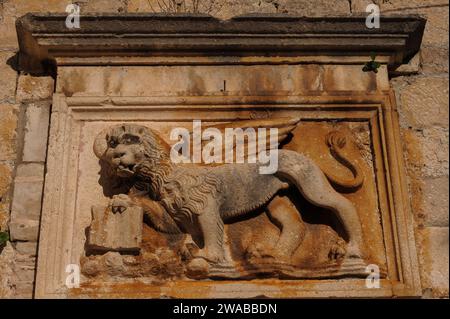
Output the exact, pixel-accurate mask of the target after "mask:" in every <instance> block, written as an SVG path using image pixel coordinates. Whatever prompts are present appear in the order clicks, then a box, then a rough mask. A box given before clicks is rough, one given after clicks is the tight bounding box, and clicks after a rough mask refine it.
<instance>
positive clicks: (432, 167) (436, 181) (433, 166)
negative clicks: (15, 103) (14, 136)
mask: <svg viewBox="0 0 450 319" xmlns="http://www.w3.org/2000/svg"><path fill="white" fill-rule="evenodd" d="M60 2H64V1H60ZM84 2H87V1H84ZM89 2H90V6H91V7H90V8H91V9H90V10H93V11H109V10H111V12H115V11H116V10H117V11H120V10H122V9H121V7H123V5H122V4H117V3H118V2H119V1H117V2H116V1H108V2H106V1H89ZM149 2H150V3H154V0H150V1H149ZM276 2H278V3H277V6H278V8H277V6H276V5H275V3H276ZM314 2H315V1H310V3H309V4H304V1H295V2H292V1H256V0H255V1H239V3H238V1H227V2H225V4H228V3H230V4H231V5H232V6H230V7H229V8H225V9H224V11H223V13H222V16H223V17H229V16H232V15H235V14H238V13H241V12H244V11H247V12H248V11H256V10H259V11H260V12H277V11H278V12H280V8H283V9H285V10H287V11H290V13H292V12H294V13H298V14H303V13H305V15H308V14H309V13H310V12H309V11H308V10H311V11H315V12H317V14H320V15H323V14H329V13H330V12H333V10H334V8H337V12H338V13H340V12H341V10H342V11H343V12H344V11H345V9H344V5H345V3H347V4H348V5H352V11H353V12H356V11H361V12H363V9H364V8H365V5H366V4H367V2H370V1H364V0H361V1H358V0H352V1H327V3H325V4H323V5H322V2H321V1H320V3H319V4H318V5H315V3H314ZM344 2H345V3H344ZM378 2H379V3H380V5H381V7H382V14H383V11H384V10H386V11H387V12H386V13H389V11H390V10H391V12H392V13H393V14H399V13H400V14H405V13H408V12H413V13H416V12H418V13H422V12H425V13H426V14H427V16H428V19H429V22H428V24H429V26H427V33H426V36H425V38H426V41H428V42H429V43H432V46H422V70H423V72H425V73H427V74H428V73H442V72H448V43H447V41H448V40H447V37H443V36H442V34H447V31H445V30H448V22H447V21H448V19H447V18H446V13H445V12H446V11H447V10H448V5H445V1H442V0H430V1H427V3H426V4H425V3H424V2H423V1H421V0H412V1H410V0H391V1H389V2H386V3H384V2H382V1H378ZM49 3H56V2H52V1H47V0H44V1H26V0H25V1H13V0H10V1H4V5H3V9H4V8H5V7H7V10H9V13H11V12H13V11H11V10H12V9H11V8H17V9H19V10H16V12H21V13H20V14H23V13H26V12H27V11H53V10H54V7H55V6H53V5H51V4H50V5H49ZM280 3H281V4H280ZM285 3H290V4H289V6H285ZM81 4H82V12H83V11H84V10H87V8H88V6H87V5H85V4H83V3H81ZM442 4H444V6H442ZM65 5H66V3H65V2H64V3H63V4H61V5H60V6H59V8H58V9H57V10H56V11H59V12H63V11H64V7H65ZM221 5H223V3H222V4H221ZM308 5H310V6H315V7H311V8H310V9H308V8H307V6H308ZM358 5H359V6H360V8H361V9H358V7H357V6H358ZM325 6H326V8H325ZM341 6H342V7H341ZM420 6H436V8H430V9H426V8H425V9H424V10H421V9H415V10H410V11H405V10H404V9H405V8H408V7H409V8H410V7H414V8H416V7H420ZM46 7H47V8H46ZM0 8H1V5H0ZM21 8H23V9H21ZM143 8H144V9H143ZM217 8H218V7H217ZM21 10H22V11H21ZM392 10H393V11H392ZM0 11H1V9H0ZM3 11H5V10H3ZM128 11H130V12H150V11H151V10H150V9H149V8H148V2H147V1H145V0H129V1H128ZM156 11H157V10H156ZM439 11H442V12H439ZM315 12H313V13H312V14H316V13H315ZM213 13H214V12H213ZM0 15H1V12H0ZM219 15H220V13H219ZM5 16H6V15H5ZM8 21H9V22H8V23H5V18H3V20H2V19H1V18H0V34H2V43H0V46H2V47H5V46H8V45H10V47H16V46H17V42H16V40H15V37H16V32H15V28H14V24H13V22H14V21H13V19H9V18H8ZM81 21H82V20H81ZM446 24H447V26H446ZM446 43H447V44H446ZM0 54H1V52H0ZM2 65H3V64H1V65H0V69H1V68H2ZM0 71H2V72H0V74H2V75H3V74H5V73H3V69H1V70H0ZM8 72H9V71H8ZM415 79H416V78H413V77H411V78H410V80H412V81H411V83H412V84H411V86H407V87H404V88H405V91H406V100H407V102H408V103H407V105H411V109H409V110H407V111H406V112H405V111H404V109H400V114H401V115H402V120H403V121H404V122H403V124H404V125H405V127H410V126H411V127H413V130H411V136H412V139H413V140H414V143H415V146H414V147H416V148H415V149H414V150H412V152H413V153H414V156H413V157H415V156H416V157H417V160H414V161H413V162H412V164H413V166H414V165H416V168H417V173H414V174H416V176H421V175H423V174H424V172H425V174H426V175H429V176H433V177H432V178H427V179H425V180H424V188H423V193H422V192H421V193H420V194H418V197H421V196H423V201H424V202H423V213H424V214H425V224H426V225H432V226H435V225H438V224H441V223H442V222H443V221H444V222H445V216H442V212H443V209H444V208H445V205H447V207H448V195H447V204H445V196H444V195H443V194H441V192H442V193H445V192H444V191H443V188H444V187H443V186H442V184H444V183H445V181H446V179H447V177H438V176H441V175H442V174H444V175H446V174H448V155H447V160H446V159H445V153H447V154H448V146H447V144H448V130H447V131H446V130H445V129H440V128H432V129H430V130H425V132H424V131H421V130H422V129H423V128H427V129H428V126H429V125H439V126H443V127H444V128H445V127H448V126H447V125H448V124H443V122H444V120H445V119H447V120H448V102H446V104H442V103H441V102H442V100H443V99H444V98H448V89H447V91H446V92H445V90H444V91H441V92H437V91H436V88H435V86H434V85H435V84H436V83H434V82H433V83H431V86H430V82H429V81H428V80H429V79H426V80H423V81H421V80H418V81H420V83H416V82H415V81H414V80H415ZM417 79H420V78H417ZM1 81H2V79H0V84H1V85H0V96H1V94H2V93H3V88H6V89H7V90H9V92H11V90H10V88H8V86H9V85H13V84H14V83H15V81H8V82H7V83H6V84H5V85H3V83H1ZM93 83H94V85H97V84H96V82H95V81H94V82H93ZM115 83H116V82H115ZM312 83H314V82H312ZM447 83H448V80H447ZM130 86H131V85H130ZM438 86H442V84H439V85H438ZM102 90H103V89H102ZM113 90H114V89H111V88H110V90H105V92H110V91H113ZM131 91H132V90H130V92H131ZM12 92H14V90H12ZM416 94H417V96H416ZM7 95H8V96H10V94H9V93H8V94H7ZM399 96H400V94H399ZM430 97H431V98H430ZM402 98H403V97H402ZM402 98H400V97H399V100H401V99H402ZM8 99H9V98H8ZM422 99H423V100H427V103H429V102H430V101H428V99H430V100H431V104H433V105H434V104H436V103H439V105H440V106H441V107H438V108H437V109H436V108H427V105H423V104H421V105H419V107H418V108H415V107H416V106H417V105H416V100H422ZM0 100H1V99H0ZM401 101H402V100H401ZM402 103H403V102H402ZM445 105H447V110H445ZM399 106H401V107H404V106H403V105H399ZM413 107H414V108H413ZM415 110H416V111H415ZM441 111H443V113H441ZM422 112H425V113H422ZM405 113H406V114H405ZM0 114H1V111H0ZM423 114H426V115H423ZM440 117H442V118H443V119H441V118H440ZM0 118H1V117H0ZM1 124H3V121H1ZM416 129H419V131H414V130H416ZM1 130H2V125H0V149H2V147H3V145H5V144H4V143H2V141H1ZM430 132H431V133H430ZM406 142H408V139H407V140H406ZM427 144H428V146H425V145H427ZM11 154H12V153H11ZM2 155H3V152H0V156H2ZM430 158H431V160H429V159H430ZM409 164H411V163H409ZM441 164H442V166H443V167H442V168H441V167H440V165H441ZM8 165H9V164H8ZM446 169H447V173H445V171H446ZM430 212H431V216H429V215H428V213H430ZM436 212H437V213H436ZM437 216H439V217H437ZM429 218H431V219H429ZM447 225H448V217H447ZM446 243H447V251H444V250H441V251H440V253H441V254H442V255H443V256H444V258H443V259H444V261H445V256H447V274H448V230H447V241H446ZM443 244H444V246H445V240H443ZM427 247H428V246H427ZM438 248H439V247H438ZM428 249H430V248H429V247H428V248H426V249H425V250H424V252H423V254H424V255H426V254H427V251H428ZM439 258H440V259H441V260H442V258H441V257H439ZM0 260H1V261H2V262H1V263H0V264H4V262H3V260H2V259H1V256H0ZM438 266H439V267H437V266H434V267H435V269H436V268H438V269H444V268H445V264H444V265H438ZM422 273H424V274H425V275H426V274H431V271H430V269H428V268H424V269H423V270H422ZM434 274H436V273H434ZM2 275H4V276H5V274H4V273H2V272H0V296H2ZM4 276H3V278H4ZM437 277H438V278H442V276H441V275H439V274H438V275H437ZM447 279H448V275H447ZM433 285H435V286H436V287H439V286H440V285H442V282H440V280H435V281H432V280H430V283H427V284H425V285H424V288H425V289H429V288H432V287H433ZM32 288H33V286H32V284H30V283H21V284H20V285H19V286H18V290H19V291H21V292H23V293H24V294H25V295H29V296H31V291H32ZM444 290H445V289H444ZM445 294H447V296H448V286H447V293H445V291H444V292H440V295H445Z"/></svg>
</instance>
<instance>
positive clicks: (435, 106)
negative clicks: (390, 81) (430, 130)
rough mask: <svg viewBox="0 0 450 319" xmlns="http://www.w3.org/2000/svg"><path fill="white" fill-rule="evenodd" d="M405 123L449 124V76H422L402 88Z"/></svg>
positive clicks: (423, 124) (415, 125)
mask: <svg viewBox="0 0 450 319" xmlns="http://www.w3.org/2000/svg"><path fill="white" fill-rule="evenodd" d="M400 100H401V106H400V108H401V114H402V117H403V119H402V120H403V121H404V125H407V126H412V127H414V128H424V127H429V126H432V125H441V126H444V127H445V126H447V125H448V120H449V118H448V108H449V102H448V77H420V78H417V79H416V80H414V81H413V82H412V83H411V84H410V85H406V86H405V87H404V88H403V89H401V90H400Z"/></svg>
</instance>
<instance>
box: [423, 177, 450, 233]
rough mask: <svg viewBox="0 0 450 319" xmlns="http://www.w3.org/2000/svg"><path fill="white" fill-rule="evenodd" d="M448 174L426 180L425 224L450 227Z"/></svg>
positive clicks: (424, 188) (424, 193)
mask: <svg viewBox="0 0 450 319" xmlns="http://www.w3.org/2000/svg"><path fill="white" fill-rule="evenodd" d="M448 194H449V184H448V176H443V177H437V178H427V179H425V180H424V187H423V197H424V207H423V213H424V215H425V226H439V227H448V209H449V204H448Z"/></svg>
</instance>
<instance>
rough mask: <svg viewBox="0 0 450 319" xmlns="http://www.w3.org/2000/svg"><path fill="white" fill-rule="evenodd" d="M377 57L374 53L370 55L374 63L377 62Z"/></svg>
mask: <svg viewBox="0 0 450 319" xmlns="http://www.w3.org/2000/svg"><path fill="white" fill-rule="evenodd" d="M376 57H377V56H376V54H375V53H374V52H372V53H370V58H371V59H372V61H375V59H376Z"/></svg>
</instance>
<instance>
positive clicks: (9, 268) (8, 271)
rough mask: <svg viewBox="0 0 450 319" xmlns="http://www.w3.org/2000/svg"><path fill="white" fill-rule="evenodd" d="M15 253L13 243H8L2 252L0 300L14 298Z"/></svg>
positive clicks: (0, 262) (0, 259) (0, 255)
mask: <svg viewBox="0 0 450 319" xmlns="http://www.w3.org/2000/svg"><path fill="white" fill-rule="evenodd" d="M14 255H15V251H14V248H13V247H12V245H11V243H9V242H8V243H7V244H6V247H5V248H4V249H3V250H0V265H1V267H2V269H1V271H0V298H12V297H13V296H14V285H13V280H14V278H13V276H14V273H13V262H14Z"/></svg>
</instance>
